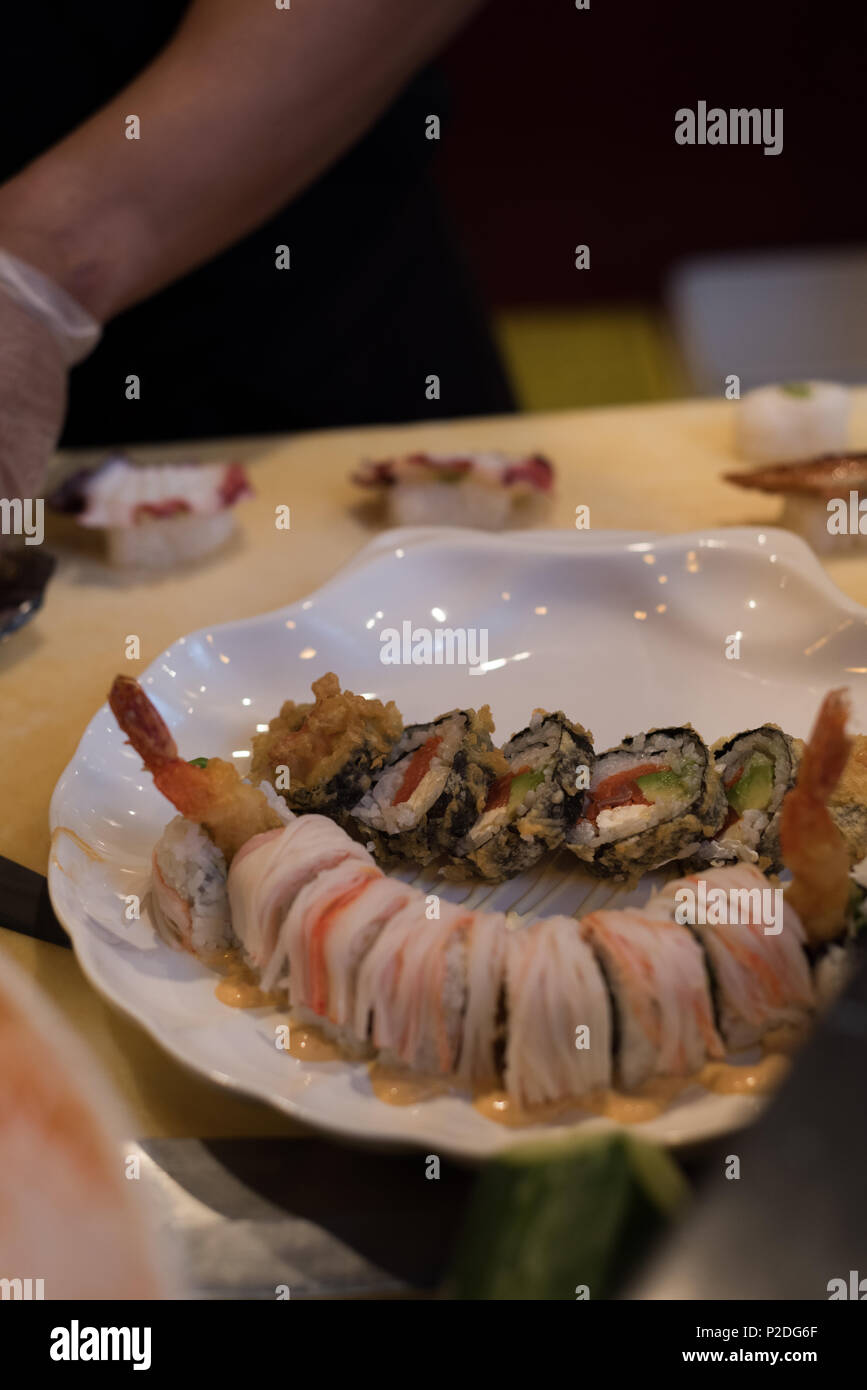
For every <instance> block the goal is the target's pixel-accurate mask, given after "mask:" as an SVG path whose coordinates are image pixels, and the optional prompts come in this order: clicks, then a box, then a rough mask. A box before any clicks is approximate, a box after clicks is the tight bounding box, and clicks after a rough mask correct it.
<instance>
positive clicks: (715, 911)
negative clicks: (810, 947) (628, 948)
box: [645, 864, 815, 1051]
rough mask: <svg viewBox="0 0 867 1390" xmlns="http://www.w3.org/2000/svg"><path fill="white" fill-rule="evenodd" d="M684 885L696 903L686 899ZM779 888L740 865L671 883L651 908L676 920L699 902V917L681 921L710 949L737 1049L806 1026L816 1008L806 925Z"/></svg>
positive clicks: (720, 1004) (725, 1023) (723, 1013)
mask: <svg viewBox="0 0 867 1390" xmlns="http://www.w3.org/2000/svg"><path fill="white" fill-rule="evenodd" d="M684 888H686V889H689V890H690V894H691V897H690V898H689V899H688V900H687V899H685V898H684V899H679V897H678V895H679V893H680V892H681V890H683V889H684ZM714 890H718V893H717V894H714ZM775 891H776V892H778V891H779V890H774V888H773V887H772V885H770V884H769V883H768V880H767V879H766V878H765V877H764V875H763V874H760V873H759V871H758V869H756V868H754V867H753V866H752V865H751V864H737V865H733V866H730V867H728V868H723V869H709V870H707V872H706V873H703V874H695V875H690V877H689V878H683V879H676V880H674V881H672V882H671V883H667V884H666V885H665V887H664V888H663V889H662V890H661V891H660V892H659V893H656V894H654V896H653V897H652V898H651V899H650V901H649V902H648V903H647V905H646V907H645V912H646V913H647V914H649V915H651V916H654V917H663V916H667V917H669V918H670V919H671V920H674V918H675V913H676V911H677V910H678V905H679V903H681V902H682V903H683V904H684V906H688V904H689V903H692V902H695V904H696V909H697V910H696V912H695V913H690V914H689V916H688V917H687V913H686V912H685V911H684V908H683V907H681V917H682V918H684V917H686V918H687V920H688V921H689V927H690V930H691V931H693V932H694V933H695V935H696V936H697V937H698V938H699V939H700V941H701V943H702V946H703V947H704V949H705V951H706V952H707V957H708V960H709V962H710V969H711V976H712V979H713V989H714V998H715V1002H716V1006H717V1014H718V1017H719V1024H720V1031H721V1033H722V1035H723V1037H724V1039H725V1041H726V1044H727V1046H728V1047H729V1048H731V1049H732V1050H735V1051H736V1050H738V1049H740V1048H745V1047H751V1046H752V1045H753V1044H754V1043H756V1042H758V1041H759V1039H760V1038H761V1037H762V1036H763V1035H764V1034H765V1033H767V1032H768V1031H770V1029H772V1028H776V1027H778V1026H779V1025H781V1024H795V1025H799V1024H803V1023H804V1022H806V1020H807V1018H808V1017H809V1014H810V1012H811V1010H812V1009H813V1007H814V1003H815V998H814V990H813V982H812V979H811V976H810V967H809V964H808V962H807V956H806V954H805V951H804V930H803V927H802V926H801V923H800V921H799V919H798V916H797V914H796V913H795V912H794V910H793V909H792V908H791V907H790V906H789V905H788V903H787V902H786V900H785V895H784V894H782V893H781V894H780V896H779V897H776V896H775ZM717 899H718V900H717ZM702 902H704V904H705V909H704V910H701V909H700V904H701V903H702ZM723 902H724V904H725V906H724V907H723V906H722V905H721V904H722V903H723ZM780 913H781V914H782V920H779V914H780ZM693 916H698V917H704V918H707V917H711V916H712V917H713V918H714V921H713V923H709V922H707V921H693V920H692V918H693ZM717 919H719V920H717Z"/></svg>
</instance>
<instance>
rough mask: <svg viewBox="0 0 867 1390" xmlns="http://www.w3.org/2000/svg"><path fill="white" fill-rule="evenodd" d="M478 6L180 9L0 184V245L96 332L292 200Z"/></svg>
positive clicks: (298, 4)
mask: <svg viewBox="0 0 867 1390" xmlns="http://www.w3.org/2000/svg"><path fill="white" fill-rule="evenodd" d="M479 3H480V0H291V4H290V8H288V9H278V8H277V5H276V4H275V0H193V3H192V4H191V5H190V7H189V10H188V11H187V13H186V15H185V17H184V19H183V21H182V23H181V25H180V27H179V29H178V31H177V33H176V34H175V36H174V38H173V39H172V40H171V42H170V43H169V44H168V45H167V47H166V48H165V49H164V50H163V52H162V53H161V54H160V55H159V56H158V57H157V58H156V59H155V60H154V61H153V62H152V63H151V64H150V66H149V67H147V68H146V69H145V70H144V71H143V72H142V73H141V74H140V75H139V76H138V77H137V78H136V79H135V80H134V81H133V82H132V84H131V85H130V86H128V87H127V88H125V90H124V91H123V92H121V94H120V95H119V96H118V97H116V98H115V99H114V100H113V101H111V102H110V103H109V104H108V105H107V106H105V107H103V108H102V109H101V110H100V111H99V112H97V114H96V115H94V116H92V117H91V118H90V119H89V120H88V121H86V122H85V123H84V124H83V125H82V126H80V127H79V128H78V129H77V130H75V131H73V132H72V133H71V134H70V135H68V136H67V137H66V138H65V139H63V140H61V141H60V143H59V144H57V145H55V146H53V147H52V148H51V149H50V150H48V151H47V152H46V153H45V154H43V155H41V156H40V157H39V158H38V159H36V160H35V161H34V162H33V163H32V164H30V165H29V166H27V168H25V169H24V170H23V171H22V172H21V173H19V174H17V175H16V176H15V177H14V178H12V179H10V180H9V181H8V182H7V183H5V184H3V185H2V186H0V248H3V249H5V250H6V251H9V252H11V253H12V254H13V255H15V256H17V257H19V258H20V259H21V260H23V261H27V262H29V263H30V264H31V265H34V266H36V267H37V268H38V269H39V270H41V271H43V272H44V273H45V274H47V275H49V276H51V278H52V279H53V280H55V281H56V282H57V283H58V284H59V285H61V286H62V287H63V288H64V289H65V290H66V291H67V292H68V293H69V294H70V295H72V296H73V298H74V299H76V300H77V301H78V302H79V303H80V304H81V305H83V306H84V308H85V309H87V310H88V311H89V312H90V313H91V314H92V315H93V316H94V317H95V318H96V319H98V320H100V321H101V322H104V321H105V320H107V319H109V318H111V317H112V316H113V315H114V314H116V313H118V312H119V311H120V310H122V309H124V308H126V307H127V306H128V305H130V304H134V303H135V302H136V301H138V300H141V299H145V298H147V297H148V296H149V295H151V294H153V293H154V292H155V291H157V290H159V289H161V288H162V287H163V286H165V285H167V284H169V283H170V282H171V281H172V280H174V279H176V278H177V277H179V276H181V275H183V274H184V273H185V272H187V271H188V270H190V269H192V268H193V267H195V266H196V265H199V264H201V263H202V262H204V261H207V260H209V259H210V258H211V257H212V256H214V255H215V254H216V253H217V252H219V251H221V250H222V249H223V248H225V247H227V246H229V245H231V244H232V243H233V242H235V241H237V240H238V239H239V238H240V237H242V236H243V235H244V234H245V233H247V232H248V231H250V230H251V229H253V228H254V227H256V226H257V225H259V224H260V223H262V222H263V221H265V220H266V219H267V218H268V217H269V216H270V215H271V214H273V213H274V212H276V211H277V210H278V209H279V208H280V207H281V206H283V205H284V204H285V203H286V202H287V201H289V200H290V199H291V198H293V197H294V196H295V195H296V194H297V193H299V192H301V191H302V190H303V189H304V188H305V187H306V186H307V185H308V184H310V183H311V182H312V181H313V180H314V179H315V178H316V177H317V176H318V175H319V174H321V173H322V172H323V170H325V169H326V168H327V167H328V166H329V165H330V164H332V163H333V162H334V161H335V160H336V159H337V158H339V156H340V155H341V154H342V153H343V152H344V151H345V150H347V149H348V148H349V146H350V145H351V144H352V143H353V142H354V141H355V139H356V138H357V137H358V136H359V135H360V134H361V133H363V131H364V130H365V129H366V128H367V127H369V126H370V125H371V124H372V123H373V122H374V121H375V120H376V118H377V117H378V116H379V115H380V113H381V112H382V111H383V110H384V109H385V108H386V107H387V106H388V104H389V102H390V101H391V99H392V98H393V97H394V96H395V95H396V94H397V92H398V91H399V90H400V89H401V87H402V86H403V85H404V83H405V82H406V81H407V79H408V78H409V77H410V76H411V75H412V73H413V72H415V71H416V70H417V69H418V68H419V67H421V66H422V65H423V64H424V63H425V62H426V61H427V60H428V59H429V58H430V57H432V56H433V54H434V53H436V51H437V50H438V49H439V48H441V47H442V45H443V44H444V43H445V42H446V41H447V40H448V39H449V37H450V36H451V35H452V33H453V32H455V31H456V30H457V29H458V28H459V26H460V25H461V24H462V23H463V21H464V20H466V19H467V18H468V17H469V15H470V14H472V13H473V11H474V10H476V9H477V8H478V6H479ZM118 23H123V19H122V13H119V17H118ZM34 100H38V93H36V92H35V89H34ZM130 116H136V117H138V123H139V135H140V138H139V139H129V138H127V130H130V131H133V130H134V129H135V127H134V125H133V124H132V123H130V122H129V121H128V119H127V118H128V117H130ZM418 138H419V158H421V156H422V143H421V142H422V141H423V139H424V131H423V129H420V130H419V132H418ZM362 211H363V210H362V209H359V215H361V213H362Z"/></svg>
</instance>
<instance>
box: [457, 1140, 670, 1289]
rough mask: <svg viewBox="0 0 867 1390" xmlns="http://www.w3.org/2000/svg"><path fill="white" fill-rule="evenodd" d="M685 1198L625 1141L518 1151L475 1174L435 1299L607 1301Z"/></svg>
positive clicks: (659, 1167) (662, 1165)
mask: <svg viewBox="0 0 867 1390" xmlns="http://www.w3.org/2000/svg"><path fill="white" fill-rule="evenodd" d="M686 1195H687V1187H686V1183H685V1181H684V1179H683V1178H682V1176H681V1174H680V1170H679V1169H678V1168H677V1167H676V1166H675V1164H674V1163H673V1162H672V1160H671V1159H670V1158H669V1157H668V1155H667V1154H666V1153H665V1152H664V1151H663V1150H662V1149H659V1148H656V1147H655V1146H651V1145H650V1144H647V1143H645V1142H643V1141H642V1140H640V1139H637V1138H633V1136H632V1135H623V1134H604V1135H594V1136H592V1137H591V1136H587V1137H586V1138H580V1139H577V1140H575V1141H557V1142H556V1143H553V1142H547V1141H545V1142H537V1143H535V1144H534V1143H528V1144H526V1145H522V1146H521V1147H519V1148H515V1149H513V1150H511V1151H510V1152H509V1153H507V1154H504V1155H502V1156H501V1157H499V1158H495V1159H492V1160H491V1161H490V1162H489V1163H488V1164H487V1166H486V1167H485V1168H484V1169H483V1170H482V1174H481V1176H480V1178H479V1180H478V1183H477V1185H476V1188H475V1191H474V1193H473V1196H472V1199H471V1202H470V1205H469V1209H468V1212H467V1217H466V1222H465V1225H464V1228H463V1231H462V1232H461V1235H460V1238H459V1240H458V1244H457V1248H456V1250H455V1254H454V1258H453V1262H452V1266H451V1269H450V1271H449V1273H448V1276H447V1279H446V1283H445V1288H444V1290H443V1293H444V1294H445V1296H446V1297H447V1298H451V1299H462V1300H463V1299H506V1300H511V1299H520V1300H525V1299H536V1300H546V1301H548V1300H560V1299H562V1300H564V1301H565V1302H574V1300H575V1299H576V1298H581V1299H584V1298H590V1299H592V1300H596V1299H601V1298H610V1297H611V1296H612V1295H613V1294H614V1293H615V1292H616V1291H617V1290H618V1289H619V1288H620V1287H621V1286H622V1285H623V1283H624V1281H625V1280H626V1279H628V1278H629V1277H630V1276H631V1274H632V1272H633V1269H634V1268H635V1266H636V1264H637V1263H638V1261H639V1260H640V1258H641V1257H642V1256H643V1255H644V1254H645V1252H646V1251H647V1250H648V1249H649V1247H650V1246H651V1244H652V1243H653V1241H654V1240H655V1239H656V1238H658V1236H659V1235H660V1234H661V1233H662V1232H663V1231H665V1229H666V1228H667V1226H668V1225H669V1223H670V1222H671V1220H672V1219H673V1217H674V1216H675V1215H676V1214H677V1213H678V1211H679V1209H680V1208H681V1206H682V1205H683V1203H684V1200H685V1198H686Z"/></svg>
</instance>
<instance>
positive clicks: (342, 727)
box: [250, 671, 403, 829]
mask: <svg viewBox="0 0 867 1390" xmlns="http://www.w3.org/2000/svg"><path fill="white" fill-rule="evenodd" d="M313 696H314V698H313V702H312V703H310V702H308V703H306V704H295V702H294V701H292V700H287V701H286V703H285V704H284V705H283V707H282V709H281V710H280V713H279V714H278V715H277V716H276V718H274V719H272V720H271V722H270V724H269V725H268V729H267V731H265V732H262V733H259V734H255V735H254V736H253V760H252V764H251V769H250V777H251V780H252V781H253V782H255V783H258V782H259V781H260V780H265V781H268V782H270V783H271V784H272V785H275V786H276V788H277V790H278V791H279V792H280V795H281V796H283V797H284V798H285V801H286V804H287V805H288V806H290V807H291V809H292V810H293V811H295V812H298V813H303V812H307V811H314V812H317V813H318V814H320V815H325V816H330V817H331V818H332V819H333V820H336V821H337V822H338V823H339V824H342V825H344V826H346V828H347V829H351V828H352V822H351V819H350V816H349V811H350V809H351V807H353V806H354V805H355V804H356V802H357V801H358V800H359V798H360V797H362V796H363V795H364V793H365V792H366V791H367V790H368V788H369V787H370V785H371V782H372V780H373V776H374V774H375V773H376V772H377V771H378V770H379V769H380V768H382V766H383V764H384V763H385V760H386V758H387V756H388V754H389V753H390V752H391V750H392V748H393V747H394V744H395V743H396V741H397V740H398V739H399V738H400V735H401V733H402V731H403V720H402V719H401V717H400V712H399V710H398V709H397V706H396V705H395V704H394V702H393V701H391V700H390V701H389V702H388V704H383V703H382V701H381V700H373V699H371V700H368V699H366V698H365V697H364V696H363V695H353V693H352V691H351V690H343V691H341V689H340V681H339V680H338V678H337V676H336V675H334V673H333V672H332V671H329V672H328V674H327V675H324V676H321V677H320V678H319V680H318V681H314V682H313ZM286 781H288V786H287V785H285V783H286Z"/></svg>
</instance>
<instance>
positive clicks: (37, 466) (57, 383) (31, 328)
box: [0, 291, 67, 546]
mask: <svg viewBox="0 0 867 1390" xmlns="http://www.w3.org/2000/svg"><path fill="white" fill-rule="evenodd" d="M66 384H67V370H66V365H65V362H64V359H63V354H62V351H61V348H60V346H59V344H58V342H57V340H56V338H55V337H54V335H53V334H52V333H51V331H50V330H49V329H48V328H47V327H46V326H45V325H44V324H43V323H42V322H41V321H40V320H39V319H38V318H37V317H36V316H35V315H34V314H32V313H31V312H29V310H27V309H25V308H24V307H23V306H22V305H20V304H17V303H16V302H15V301H14V300H13V299H11V298H10V297H9V295H7V294H4V293H2V291H0V497H9V498H12V497H21V498H25V497H39V496H41V495H42V485H43V481H44V478H45V469H46V466H47V464H48V460H49V459H50V457H51V455H52V453H53V451H54V448H55V446H56V444H57V440H58V438H59V437H60V431H61V429H62V428H63V418H64V415H65V412H66ZM4 539H5V538H4V537H3V536H0V546H2V545H3V543H4Z"/></svg>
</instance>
